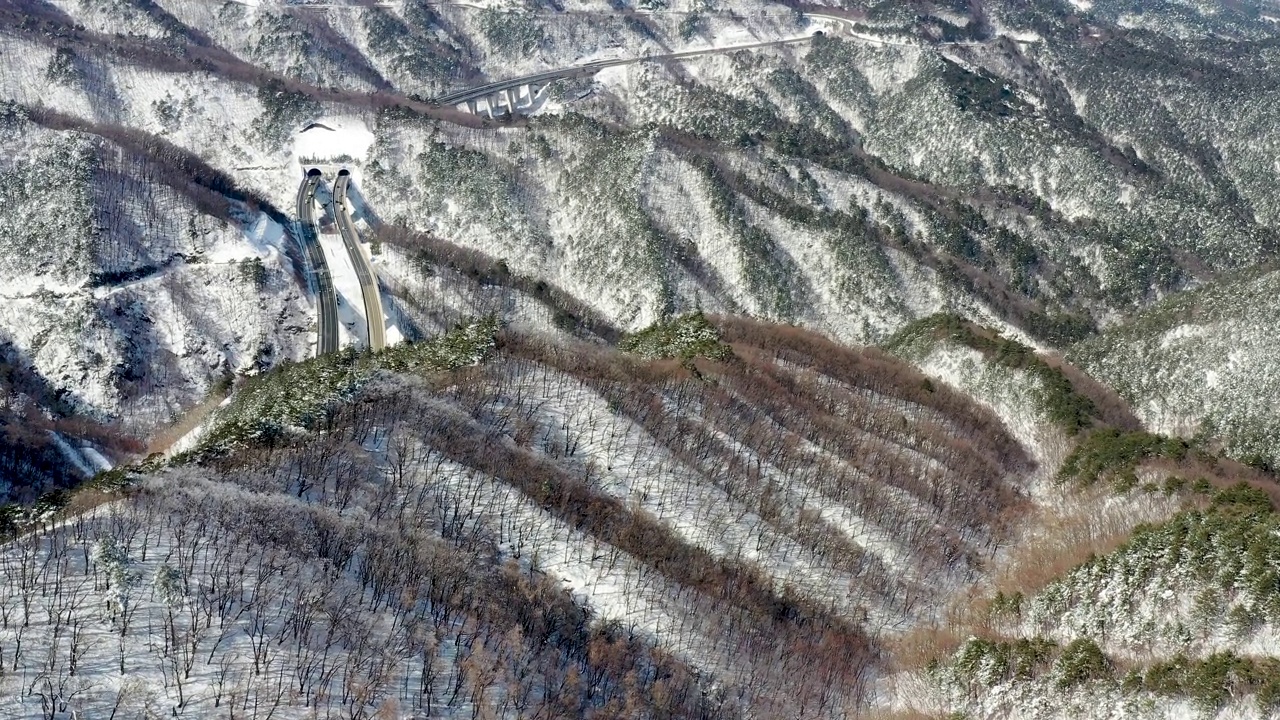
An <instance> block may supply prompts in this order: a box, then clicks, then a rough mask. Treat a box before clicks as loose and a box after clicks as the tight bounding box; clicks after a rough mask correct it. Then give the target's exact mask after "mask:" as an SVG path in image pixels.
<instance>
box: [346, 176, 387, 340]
mask: <svg viewBox="0 0 1280 720" xmlns="http://www.w3.org/2000/svg"><path fill="white" fill-rule="evenodd" d="M350 184H351V173H350V172H349V171H347V170H340V171H339V172H338V179H337V181H336V182H334V184H333V216H334V218H335V219H336V221H337V223H338V232H339V234H341V235H342V244H343V245H344V246H345V247H346V248H347V255H348V256H349V257H350V258H351V266H352V267H354V268H355V270H356V278H357V279H359V281H360V294H361V295H363V296H364V311H365V312H364V315H365V318H366V322H367V323H368V326H369V347H370V348H371V349H373V350H381V349H383V348H384V347H386V346H387V338H386V320H385V319H384V318H383V316H382V298H381V297H380V296H379V295H378V280H377V277H376V276H375V275H374V273H373V267H372V266H371V265H370V264H369V258H367V257H365V254H364V251H363V250H361V249H360V236H359V235H357V234H356V227H355V225H354V224H352V222H351V214H350V212H349V207H348V205H347V187H348V185H350Z"/></svg>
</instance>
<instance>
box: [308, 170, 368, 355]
mask: <svg viewBox="0 0 1280 720" xmlns="http://www.w3.org/2000/svg"><path fill="white" fill-rule="evenodd" d="M323 182H324V173H322V172H321V171H320V169H319V168H311V169H309V170H307V174H306V175H305V176H303V179H302V186H301V187H300V188H299V189H298V222H299V223H300V228H301V232H300V233H299V238H300V243H301V245H302V252H303V255H304V257H305V258H306V262H307V266H308V267H309V268H310V273H311V286H312V290H313V291H314V292H315V294H316V298H317V306H318V307H317V309H318V315H319V319H318V326H317V332H316V335H317V341H316V355H317V356H319V355H327V354H329V353H332V352H336V351H337V350H338V345H339V337H338V326H339V322H340V321H339V319H338V292H337V289H336V288H335V287H334V284H333V273H332V271H331V270H330V269H329V263H328V262H327V261H326V260H325V254H324V248H323V247H322V246H321V244H320V225H319V221H318V220H317V219H316V212H315V211H316V205H317V203H319V204H320V205H321V206H322V207H323V206H324V205H325V203H324V202H323V201H320V200H318V198H317V197H316V191H317V190H319V189H320V188H321V187H322V185H323ZM350 185H351V172H350V171H348V170H346V169H343V170H339V171H338V177H337V179H336V180H335V181H334V184H333V192H332V194H331V195H330V198H329V203H328V205H329V209H330V210H332V213H333V224H334V225H335V226H336V227H337V229H338V234H339V235H340V236H341V238H342V245H343V247H344V248H345V250H346V253H347V257H348V258H349V259H350V260H351V266H352V267H353V268H354V269H355V274H356V279H357V280H358V281H359V283H360V294H361V297H362V300H363V302H364V310H365V312H364V316H365V323H366V328H367V334H366V336H365V337H366V338H367V340H368V347H369V348H370V349H372V350H381V349H382V348H384V347H386V321H385V319H384V317H383V313H382V298H381V296H380V295H379V294H378V278H377V275H375V274H374V272H373V266H372V264H371V263H370V261H369V257H368V255H366V254H365V252H364V249H363V248H362V247H361V246H360V236H359V234H358V233H357V232H356V228H355V224H354V223H352V221H351V203H350V200H349V199H348V197H347V193H348V191H349V190H350Z"/></svg>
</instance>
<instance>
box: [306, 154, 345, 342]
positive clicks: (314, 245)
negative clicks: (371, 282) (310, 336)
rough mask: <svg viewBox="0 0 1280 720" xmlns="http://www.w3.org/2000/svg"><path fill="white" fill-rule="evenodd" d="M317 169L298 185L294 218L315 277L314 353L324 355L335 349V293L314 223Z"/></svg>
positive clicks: (318, 174) (336, 302)
mask: <svg viewBox="0 0 1280 720" xmlns="http://www.w3.org/2000/svg"><path fill="white" fill-rule="evenodd" d="M320 178H321V175H320V171H319V170H317V169H315V168H312V169H311V170H309V171H307V174H306V176H305V177H304V178H303V180H302V186H301V187H300V188H298V222H299V223H300V227H301V235H302V249H303V254H304V255H305V256H306V259H307V265H308V266H310V268H311V274H312V277H314V278H315V289H316V297H317V305H318V306H319V313H318V314H319V318H318V328H317V332H316V335H317V337H316V356H317V357H319V356H321V355H327V354H329V353H331V352H336V351H337V350H338V293H337V291H336V290H334V288H333V277H332V276H331V275H330V274H329V265H328V263H326V262H325V260H324V249H323V248H321V247H320V241H319V239H318V238H319V229H318V228H317V227H316V205H315V198H316V188H317V187H319V186H320Z"/></svg>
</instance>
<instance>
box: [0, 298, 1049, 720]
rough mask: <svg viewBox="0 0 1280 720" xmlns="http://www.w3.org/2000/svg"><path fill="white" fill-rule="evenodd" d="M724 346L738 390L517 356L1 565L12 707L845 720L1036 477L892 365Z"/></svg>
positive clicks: (600, 357)
mask: <svg viewBox="0 0 1280 720" xmlns="http://www.w3.org/2000/svg"><path fill="white" fill-rule="evenodd" d="M721 327H722V331H723V332H724V334H725V338H726V339H727V340H729V341H730V342H731V343H732V346H733V348H734V353H735V356H734V358H733V359H732V360H730V361H727V362H711V361H706V360H698V361H696V362H695V363H686V364H684V365H681V364H679V363H677V362H675V361H669V362H668V361H660V362H642V361H639V360H637V359H635V358H634V357H630V356H625V355H623V354H621V353H618V352H617V351H614V350H611V349H603V348H601V347H599V346H588V345H577V346H570V347H564V346H551V345H547V344H545V343H544V342H543V341H542V340H539V339H535V338H531V337H527V336H522V335H519V334H516V333H508V334H505V335H504V336H502V337H501V338H500V345H499V350H498V352H497V354H496V356H495V357H494V358H493V359H491V360H490V361H489V362H487V363H485V364H483V365H480V366H478V367H474V368H469V369H466V370H463V371H458V372H455V373H450V374H445V375H432V376H412V375H386V376H384V377H382V378H381V379H380V380H378V381H376V382H375V383H374V384H372V385H370V386H369V387H367V388H366V389H365V390H364V391H363V392H362V393H361V394H360V396H359V397H358V398H356V399H355V400H354V401H352V402H350V403H345V404H342V405H340V406H337V407H333V408H331V411H330V413H329V414H328V415H327V417H326V418H325V420H324V421H323V423H322V426H321V427H320V428H319V429H318V430H317V431H316V432H313V433H308V434H305V435H302V436H298V437H297V438H294V439H285V440H276V441H274V442H273V443H270V444H265V445H254V446H250V447H245V448H242V449H240V450H237V451H235V452H232V453H229V454H226V455H223V456H220V457H212V458H207V459H206V462H205V463H204V464H202V465H197V466H189V467H184V468H179V469H174V470H169V471H166V472H164V473H162V474H160V475H159V476H154V477H151V478H149V479H147V480H145V482H143V483H142V484H141V485H140V486H139V487H137V488H135V489H134V490H132V491H130V492H129V493H128V494H127V496H126V497H124V498H123V499H119V500H114V501H112V502H109V503H106V504H104V505H101V506H99V507H97V508H95V509H93V510H92V511H90V512H88V513H87V514H84V515H79V516H76V517H75V518H74V519H72V520H70V521H68V522H66V523H65V524H61V525H57V526H54V527H46V528H41V529H38V530H35V531H33V532H30V533H28V534H25V535H23V536H21V537H20V538H19V539H18V540H17V541H16V542H14V543H13V544H12V545H11V546H9V547H8V548H7V549H6V551H5V552H4V554H3V555H2V556H0V558H2V562H3V563H4V566H3V568H0V573H3V574H4V576H5V577H7V578H11V579H12V580H13V581H12V582H10V583H6V584H5V585H4V586H3V588H2V589H0V592H3V593H4V597H3V599H0V612H2V613H3V615H2V616H0V622H2V623H3V631H2V632H3V634H2V635H0V637H3V638H4V639H3V641H2V643H0V653H2V655H0V662H2V663H3V665H4V667H5V669H6V673H5V675H4V679H3V681H0V683H2V685H3V688H4V689H3V694H4V696H5V697H8V698H14V700H15V701H16V702H21V703H24V704H26V705H27V706H29V707H30V708H31V709H34V708H35V707H36V706H38V707H39V708H40V709H41V710H42V711H43V712H44V713H46V716H47V717H50V718H52V717H56V716H58V713H60V712H66V711H68V710H74V709H78V710H81V711H83V712H86V713H92V714H94V715H95V716H96V715H103V716H106V715H109V714H111V713H116V712H118V713H120V716H121V717H125V716H129V715H130V714H131V713H134V712H137V711H139V710H140V709H145V708H150V709H151V711H156V712H164V708H166V707H176V708H178V709H181V710H184V711H185V712H199V713H200V714H207V715H213V714H216V713H226V715H227V717H269V716H280V717H294V716H299V717H301V716H310V715H311V714H318V715H323V716H343V717H375V716H380V717H398V716H402V715H414V716H425V717H433V716H437V715H441V714H447V715H450V716H456V715H458V714H462V715H463V716H469V717H475V718H479V717H530V718H551V717H584V716H585V717H601V718H606V717H607V718H615V717H655V718H665V717H672V718H674V717H682V718H683V717H696V718H719V717H726V718H727V717H761V718H827V717H849V716H851V715H853V714H855V713H856V712H857V711H858V709H859V708H860V707H862V705H861V703H862V702H863V701H864V699H865V697H866V692H867V690H868V686H867V682H868V681H869V680H870V679H871V677H872V671H873V670H874V669H875V668H876V666H877V663H879V662H881V660H882V657H881V649H880V637H881V636H882V635H883V634H884V633H886V632H890V631H892V630H894V629H895V628H897V629H900V628H903V627H906V626H907V625H908V624H910V623H912V622H914V621H916V620H919V619H921V618H922V617H926V616H927V613H928V612H929V611H930V610H929V608H930V607H931V603H930V602H929V601H930V600H931V599H934V598H935V597H936V596H937V594H938V593H939V592H940V591H943V590H945V588H946V587H947V586H948V585H950V584H953V583H956V582H960V581H963V580H964V579H966V578H968V577H970V576H971V573H973V572H974V571H975V570H976V569H978V568H979V567H981V564H982V562H983V559H984V557H986V556H987V555H988V554H989V553H990V552H991V551H992V549H993V548H995V547H996V546H998V545H999V543H1000V541H1001V539H1002V537H1003V536H1004V532H1005V530H1006V527H1005V525H1006V520H1007V519H1008V518H1009V517H1010V514H1011V513H1012V512H1015V511H1016V509H1017V507H1018V506H1019V503H1020V502H1021V501H1020V499H1019V498H1018V496H1017V494H1016V492H1015V491H1014V490H1013V489H1012V487H1013V483H1012V481H1015V480H1016V479H1018V477H1019V476H1020V475H1022V474H1024V473H1026V472H1028V471H1029V469H1030V461H1029V460H1028V459H1027V458H1026V457H1025V456H1024V455H1023V454H1022V451H1021V450H1020V449H1019V447H1018V445H1017V444H1016V443H1014V442H1013V440H1012V439H1011V438H1010V437H1008V436H1007V435H1006V434H1005V432H1004V430H1003V429H1002V426H1001V425H1000V424H999V423H998V422H997V421H996V420H995V419H994V417H992V416H991V415H989V414H988V413H986V412H984V411H982V410H980V409H978V408H976V407H975V406H974V405H972V404H971V403H970V402H968V401H966V400H965V399H964V398H963V397H961V396H959V395H957V394H955V393H953V392H951V391H949V390H946V389H944V388H939V387H934V386H932V385H931V384H929V383H925V382H923V378H922V376H920V375H919V374H918V373H916V372H915V371H914V370H911V369H909V368H907V367H906V366H905V365H902V364H901V363H899V362H897V361H895V360H893V359H890V358H888V357H885V356H880V355H878V354H876V353H874V352H872V351H866V352H855V351H851V350H848V349H845V348H841V347H839V346H837V345H835V344H833V343H831V342H829V341H826V340H824V339H821V338H819V337H818V336H815V335H811V334H809V333H806V332H803V331H799V330H795V329H790V328H779V327H775V326H767V325H761V324H756V323H752V322H749V321H739V320H725V321H722V324H721ZM890 563H893V565H892V566H891V565H890ZM570 580H571V582H570V587H565V586H562V582H569V581H570ZM588 601H589V602H588ZM588 607H590V608H594V609H593V610H589V609H588ZM133 675H137V676H139V677H151V676H154V677H155V678H156V679H157V680H158V681H160V682H161V684H162V687H161V688H146V687H143V686H141V685H139V684H137V683H132V684H131V683H130V682H129V681H128V679H127V678H129V677H131V676H133Z"/></svg>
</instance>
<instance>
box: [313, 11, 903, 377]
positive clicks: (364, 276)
mask: <svg viewBox="0 0 1280 720" xmlns="http://www.w3.org/2000/svg"><path fill="white" fill-rule="evenodd" d="M805 19H806V22H808V23H810V24H811V26H810V27H809V28H808V29H807V30H806V31H805V32H804V33H803V34H802V35H800V36H798V37H790V38H782V39H778V40H769V41H763V42H751V43H746V44H741V45H724V46H719V47H710V48H703V49H699V50H687V51H683V52H675V53H667V54H661V55H645V56H642V57H634V58H619V59H612V60H596V61H593V62H588V63H584V64H581V65H574V66H570V67H567V68H560V69H556V70H549V71H544V72H539V73H534V74H532V75H525V76H522V77H516V78H510V79H507V80H501V81H498V82H492V83H486V84H483V85H479V86H477V87H472V88H466V89H463V90H459V91H457V92H453V93H449V94H446V95H443V96H440V97H438V98H436V99H435V100H433V101H432V104H433V105H436V106H442V107H450V106H453V107H455V108H457V109H458V110H460V111H463V112H467V113H470V114H473V115H479V114H481V113H485V114H488V115H489V117H491V118H493V117H496V116H497V115H498V114H503V115H516V114H520V113H522V112H527V111H532V110H534V109H536V107H537V105H538V103H539V102H540V101H541V100H542V99H543V98H544V97H545V96H546V93H547V88H548V86H549V85H550V84H551V83H552V82H554V81H556V80H561V79H567V78H575V77H583V76H590V75H593V74H595V73H597V72H599V71H600V70H603V69H604V68H607V67H612V66H616V65H628V64H631V63H638V62H663V61H672V60H683V59H688V58H694V57H698V56H702V55H711V54H720V53H728V52H736V51H740V50H749V49H759V48H766V47H771V46H781V45H790V44H793V43H806V42H810V41H812V40H813V38H814V37H817V36H820V35H822V34H823V32H824V30H825V31H828V32H833V33H835V34H847V35H852V36H854V37H858V38H859V39H862V40H868V41H873V42H885V41H884V40H883V39H879V38H871V37H863V36H860V35H858V34H857V33H856V32H855V30H856V27H855V26H854V25H853V23H852V21H850V20H849V19H848V18H843V17H837V16H834V15H816V14H812V13H806V14H805ZM323 182H324V174H323V173H322V172H321V170H320V169H319V168H314V167H313V168H311V169H309V170H307V174H306V175H305V176H304V177H303V180H302V187H301V188H299V190H298V220H299V222H300V223H301V230H302V232H301V233H300V237H301V245H302V248H303V254H304V255H305V257H306V260H307V264H308V266H309V267H310V270H311V277H312V283H311V285H312V290H313V291H314V292H315V293H316V296H317V298H318V306H319V307H318V309H319V327H318V333H317V334H318V340H317V343H316V354H317V355H326V354H328V353H331V352H335V351H337V349H338V345H339V337H338V325H339V319H338V295H337V290H336V289H335V288H334V284H333V275H332V273H331V271H330V269H329V266H328V263H326V262H325V254H324V248H323V247H322V246H321V244H320V241H319V226H318V224H317V221H316V216H315V208H316V204H317V198H316V191H317V190H318V189H319V188H320V187H321V186H322V184H323ZM350 184H351V173H350V171H348V170H346V169H342V170H339V171H338V175H337V179H336V180H335V181H334V184H333V192H332V195H331V199H330V202H329V206H330V208H331V210H332V212H333V223H334V225H336V226H337V229H338V234H339V235H340V236H341V237H342V244H343V245H344V246H345V248H346V252H347V255H348V256H349V257H350V259H351V265H352V267H353V268H354V269H355V274H356V278H357V279H358V280H359V282H360V294H361V296H362V299H363V301H364V307H365V319H366V322H367V326H368V334H367V336H366V337H367V338H368V347H369V348H371V349H373V350H381V349H382V348H383V347H385V345H386V337H385V327H386V326H385V320H384V318H383V313H382V302H381V298H380V296H379V294H378V279H377V276H376V275H375V274H374V272H373V267H372V265H371V264H370V262H369V257H368V256H367V255H366V254H365V253H364V250H363V249H362V248H361V246H360V237H359V235H357V233H356V229H355V225H354V224H352V222H351V214H350V206H349V201H348V199H347V192H348V190H349V188H350ZM320 204H321V206H322V207H323V206H324V203H323V202H320ZM326 217H327V215H326Z"/></svg>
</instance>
